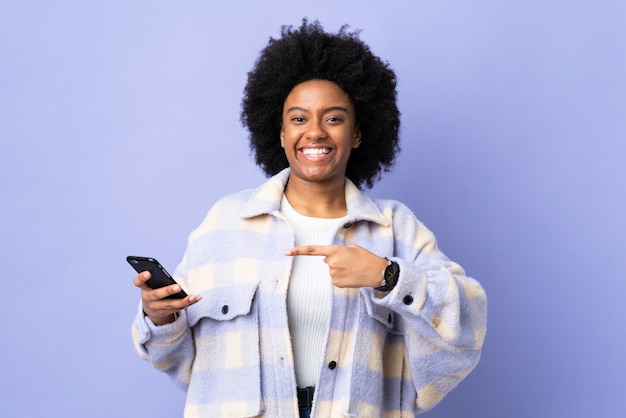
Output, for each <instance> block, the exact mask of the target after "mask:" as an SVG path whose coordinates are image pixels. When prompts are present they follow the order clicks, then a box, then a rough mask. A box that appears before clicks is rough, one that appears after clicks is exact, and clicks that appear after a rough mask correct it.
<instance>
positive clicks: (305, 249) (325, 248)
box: [285, 245, 332, 256]
mask: <svg viewBox="0 0 626 418" xmlns="http://www.w3.org/2000/svg"><path fill="white" fill-rule="evenodd" d="M331 247H332V245H304V246H301V247H293V248H290V249H288V250H287V251H285V255H325V256H328V255H330V253H331V251H330V250H331Z"/></svg>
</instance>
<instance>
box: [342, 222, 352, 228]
mask: <svg viewBox="0 0 626 418" xmlns="http://www.w3.org/2000/svg"><path fill="white" fill-rule="evenodd" d="M343 227H344V228H346V229H348V228H352V222H348V223H345V224H344V225H343Z"/></svg>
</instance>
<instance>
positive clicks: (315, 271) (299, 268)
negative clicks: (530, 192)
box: [280, 196, 347, 388]
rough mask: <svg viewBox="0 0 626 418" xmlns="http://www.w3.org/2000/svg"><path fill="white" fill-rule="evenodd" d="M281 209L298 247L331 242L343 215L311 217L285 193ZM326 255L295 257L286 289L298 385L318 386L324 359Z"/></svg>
mask: <svg viewBox="0 0 626 418" xmlns="http://www.w3.org/2000/svg"><path fill="white" fill-rule="evenodd" d="M280 210H281V212H282V213H283V215H284V216H285V218H287V220H288V221H289V223H290V224H291V225H292V227H293V229H294V232H295V236H296V246H301V245H330V244H332V243H333V238H334V237H335V235H336V234H337V230H338V229H339V228H340V227H341V226H342V225H343V224H345V223H346V221H347V215H346V216H345V217H342V218H331V219H327V218H312V217H309V216H304V215H301V214H299V213H298V212H296V211H295V210H294V209H293V207H292V206H291V205H290V204H289V202H288V201H287V198H286V197H284V196H283V199H282V202H281V208H280ZM323 259H324V257H323V256H295V257H294V259H293V267H292V270H291V278H290V281H289V289H288V291H287V313H288V318H289V332H290V333H291V340H292V347H293V355H294V363H295V371H296V382H297V384H298V387H301V388H303V387H307V386H315V384H316V382H317V378H318V376H319V372H320V367H321V365H322V363H323V360H324V342H325V340H326V336H327V334H328V324H329V318H330V308H331V297H332V292H333V288H332V281H331V278H330V273H329V270H328V265H327V264H326V263H324V261H323Z"/></svg>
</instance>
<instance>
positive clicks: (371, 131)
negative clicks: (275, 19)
mask: <svg viewBox="0 0 626 418" xmlns="http://www.w3.org/2000/svg"><path fill="white" fill-rule="evenodd" d="M308 80H328V81H332V82H334V83H336V84H337V85H338V86H339V87H341V89H343V91H345V92H346V94H347V95H348V96H349V97H350V100H351V101H352V104H353V105H354V108H355V111H356V119H357V123H358V124H359V127H360V130H361V140H362V142H361V145H360V146H359V147H358V148H355V149H353V150H352V152H351V154H350V158H349V160H348V166H347V170H346V177H348V178H349V179H350V180H352V182H354V183H355V184H356V185H357V186H358V187H361V186H363V185H365V186H367V187H368V188H371V187H372V186H373V185H374V182H375V181H377V180H378V179H379V178H380V175H381V170H382V171H390V170H391V168H392V167H393V165H394V162H395V157H396V155H397V153H398V152H399V151H400V146H399V143H398V137H399V131H400V111H399V110H398V106H397V103H396V75H395V73H394V72H393V70H392V69H391V68H389V65H388V64H387V63H385V62H383V61H381V59H380V58H378V57H377V56H375V55H374V54H373V53H372V52H371V51H370V48H369V46H367V45H366V44H365V43H364V42H363V41H361V40H360V39H359V32H358V31H357V32H349V31H348V27H347V26H346V25H344V26H342V27H341V29H340V30H339V31H338V32H337V33H336V34H331V33H327V32H325V31H324V29H323V28H322V26H321V25H320V23H319V22H318V21H314V22H309V21H308V20H307V19H306V18H305V19H303V20H302V25H301V26H300V27H299V28H296V29H294V28H293V26H290V25H289V26H287V25H284V26H282V28H281V37H280V38H279V39H274V38H272V37H270V39H269V42H268V44H267V46H266V47H265V48H264V49H263V50H262V51H261V53H260V55H259V57H258V58H257V61H256V63H255V65H254V67H253V69H252V70H251V71H250V72H249V73H248V81H247V84H246V86H245V89H244V96H243V99H242V102H241V123H242V124H243V126H244V127H246V128H247V129H248V131H249V132H250V136H249V138H250V149H251V151H252V153H253V154H254V156H255V159H256V163H257V164H258V165H259V166H260V167H261V168H262V170H263V171H264V172H265V174H267V175H268V176H272V175H274V174H276V173H278V172H279V171H281V170H282V169H284V168H286V167H288V166H289V163H288V161H287V157H286V156H285V152H284V150H283V149H282V147H281V146H280V140H279V134H280V128H281V122H282V111H283V104H284V102H285V99H286V98H287V96H288V95H289V93H290V92H291V90H292V89H293V88H294V87H295V86H296V85H297V84H299V83H302V82H304V81H308Z"/></svg>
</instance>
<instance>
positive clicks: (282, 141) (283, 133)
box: [280, 124, 285, 148]
mask: <svg viewBox="0 0 626 418" xmlns="http://www.w3.org/2000/svg"><path fill="white" fill-rule="evenodd" d="M280 146H281V147H283V148H285V128H284V127H283V125H282V124H281V125H280Z"/></svg>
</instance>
